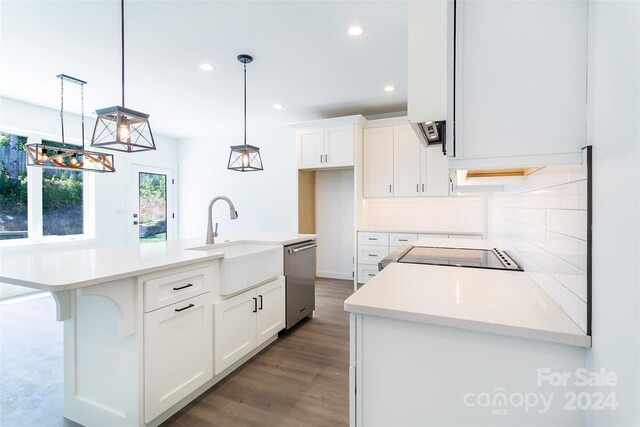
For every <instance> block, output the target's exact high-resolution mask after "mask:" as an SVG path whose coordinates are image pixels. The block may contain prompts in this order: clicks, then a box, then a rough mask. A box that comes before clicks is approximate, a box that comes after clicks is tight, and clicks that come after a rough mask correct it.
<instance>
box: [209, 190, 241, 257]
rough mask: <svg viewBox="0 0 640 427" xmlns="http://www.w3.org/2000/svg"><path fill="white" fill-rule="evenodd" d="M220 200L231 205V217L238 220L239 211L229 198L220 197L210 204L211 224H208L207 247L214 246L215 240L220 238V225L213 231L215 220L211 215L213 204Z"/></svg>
mask: <svg viewBox="0 0 640 427" xmlns="http://www.w3.org/2000/svg"><path fill="white" fill-rule="evenodd" d="M218 200H224V201H225V202H227V203H228V204H229V217H230V218H231V219H238V211H236V208H235V206H233V202H232V201H231V200H229V198H228V197H225V196H218V197H216V198H215V199H213V200H212V201H211V203H209V222H208V224H207V245H213V244H214V243H215V238H216V237H218V223H217V222H216V229H215V231H214V229H213V218H212V215H211V210H212V209H213V204H214V203H215V202H217V201H218Z"/></svg>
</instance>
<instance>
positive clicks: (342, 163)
mask: <svg viewBox="0 0 640 427" xmlns="http://www.w3.org/2000/svg"><path fill="white" fill-rule="evenodd" d="M359 130H360V128H359V127H357V126H356V125H353V124H347V125H340V126H329V127H317V128H303V129H298V130H297V132H296V145H297V150H298V169H324V168H345V167H353V165H354V161H353V159H354V150H355V145H354V143H355V137H356V134H355V133H356V131H359Z"/></svg>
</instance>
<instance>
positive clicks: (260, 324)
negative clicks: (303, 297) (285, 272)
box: [256, 277, 285, 345]
mask: <svg viewBox="0 0 640 427" xmlns="http://www.w3.org/2000/svg"><path fill="white" fill-rule="evenodd" d="M257 293H258V315H257V318H256V325H257V342H256V345H260V344H262V343H263V342H265V341H266V340H268V339H269V338H271V337H272V336H274V335H276V334H277V333H278V332H280V331H281V330H282V329H283V328H284V321H285V320H284V319H285V307H284V294H285V292H284V277H278V278H277V279H275V280H272V281H271V282H269V283H265V284H264V285H262V286H260V287H259V288H258V289H257Z"/></svg>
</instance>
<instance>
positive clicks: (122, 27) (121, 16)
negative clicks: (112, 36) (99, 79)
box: [120, 0, 124, 107]
mask: <svg viewBox="0 0 640 427" xmlns="http://www.w3.org/2000/svg"><path fill="white" fill-rule="evenodd" d="M120 47H121V50H122V70H121V71H122V106H123V107H124V0H120Z"/></svg>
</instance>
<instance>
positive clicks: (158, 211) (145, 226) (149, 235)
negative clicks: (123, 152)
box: [127, 165, 176, 244]
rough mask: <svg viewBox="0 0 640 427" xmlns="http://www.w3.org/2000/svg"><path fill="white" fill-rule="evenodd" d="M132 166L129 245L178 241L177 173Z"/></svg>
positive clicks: (129, 180) (156, 168) (129, 176)
mask: <svg viewBox="0 0 640 427" xmlns="http://www.w3.org/2000/svg"><path fill="white" fill-rule="evenodd" d="M130 166H131V167H130V169H129V174H128V182H129V183H130V187H129V188H131V191H130V195H129V203H128V212H127V243H130V244H133V243H153V242H163V241H166V240H171V239H175V238H176V227H175V224H176V214H175V209H174V198H175V194H174V193H175V178H174V170H173V169H166V168H158V167H152V166H145V165H130Z"/></svg>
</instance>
